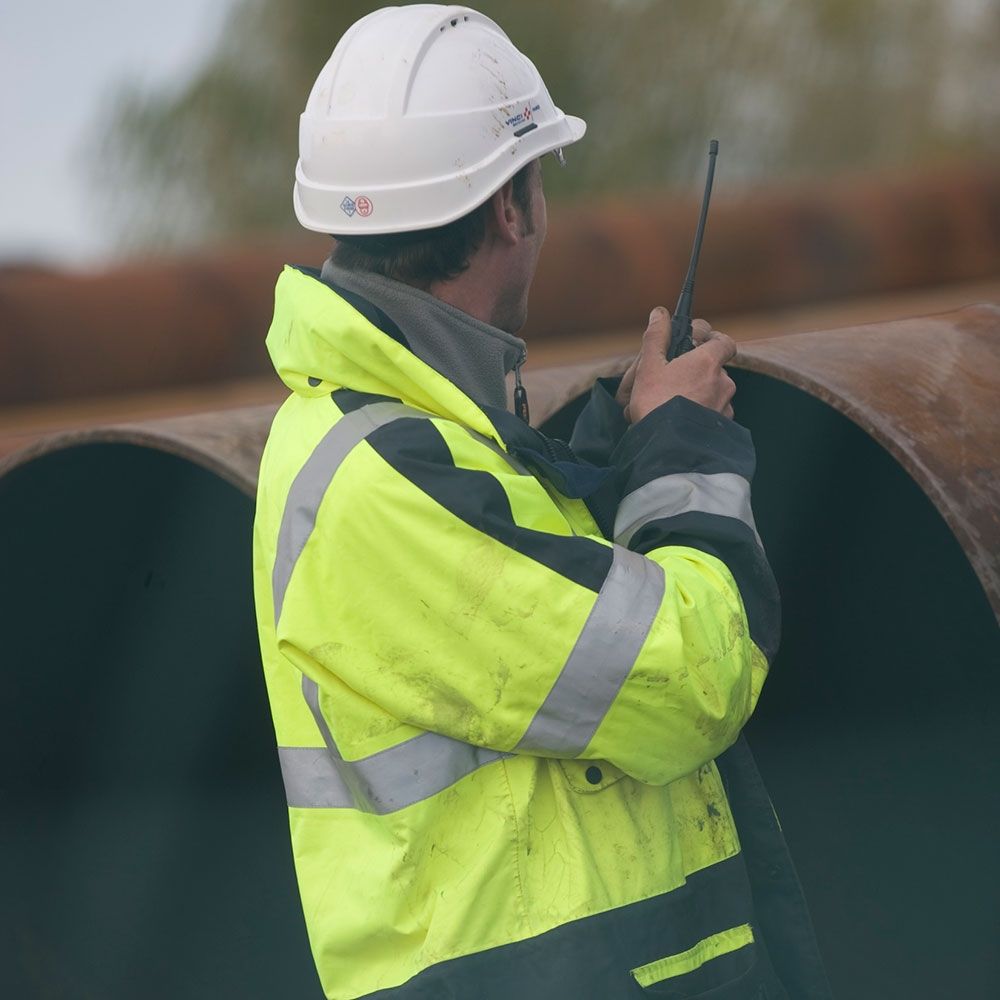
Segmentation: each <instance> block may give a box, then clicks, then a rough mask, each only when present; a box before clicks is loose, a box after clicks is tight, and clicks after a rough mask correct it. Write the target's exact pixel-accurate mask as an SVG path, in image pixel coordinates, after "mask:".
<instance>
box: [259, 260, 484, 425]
mask: <svg viewBox="0 0 1000 1000" xmlns="http://www.w3.org/2000/svg"><path fill="white" fill-rule="evenodd" d="M266 344H267V350H268V354H269V355H270V357H271V363H272V364H273V365H274V368H275V371H276V372H277V373H278V375H279V377H280V378H281V380H282V382H284V383H285V385H287V386H288V388H289V389H291V390H292V392H294V393H296V394H298V395H300V396H307V397H308V396H324V395H327V394H328V393H329V392H330V391H331V390H332V389H334V388H338V387H348V388H351V389H355V390H357V391H359V392H371V393H378V394H381V395H386V396H394V397H398V398H400V399H402V400H403V401H404V402H405V403H408V404H410V405H412V406H416V407H418V408H420V409H422V410H426V411H427V412H428V413H435V414H438V415H440V416H442V417H447V418H448V419H451V420H456V421H458V422H460V423H463V424H465V425H466V426H468V427H471V428H472V429H473V430H475V431H478V432H479V433H480V434H484V435H486V436H487V437H490V438H492V439H493V440H495V441H497V442H498V443H500V444H503V441H502V439H501V437H500V435H499V434H498V432H497V430H496V428H494V426H493V424H492V423H491V422H490V420H489V418H488V417H487V416H486V414H485V413H484V412H483V411H482V410H481V409H480V408H479V407H478V406H477V405H476V404H475V403H474V402H473V401H472V400H471V399H470V398H469V397H468V396H467V395H466V394H465V393H464V392H462V390H461V389H459V388H458V387H457V386H456V385H454V384H453V383H452V382H450V381H449V380H448V379H446V378H445V377H444V376H443V375H441V374H440V373H439V372H436V371H435V370H434V369H433V368H431V367H430V366H429V365H427V364H425V363H424V362H423V361H421V360H420V359H419V358H418V357H417V356H416V355H415V354H413V353H412V352H411V351H409V350H408V349H407V348H406V347H404V346H403V345H402V344H400V343H399V342H398V341H396V340H394V339H393V338H392V337H390V336H389V335H388V334H387V333H385V332H383V331H382V330H380V329H379V328H378V327H377V326H375V325H374V324H373V323H372V322H371V321H370V320H368V319H367V318H366V317H365V316H363V315H362V314H361V313H360V312H358V310H357V309H355V308H354V306H352V305H351V304H350V303H349V302H347V301H346V300H345V299H343V298H341V296H339V295H338V294H337V293H336V292H335V291H334V290H333V289H332V288H330V287H329V286H328V285H326V284H324V283H323V282H322V281H320V280H318V279H317V278H314V277H313V276H311V275H310V274H307V273H306V272H304V271H300V270H298V269H297V268H294V267H291V266H289V265H286V266H285V268H284V270H283V271H282V273H281V275H280V276H279V278H278V283H277V286H276V287H275V290H274V318H273V319H272V321H271V327H270V329H269V330H268V333H267V341H266Z"/></svg>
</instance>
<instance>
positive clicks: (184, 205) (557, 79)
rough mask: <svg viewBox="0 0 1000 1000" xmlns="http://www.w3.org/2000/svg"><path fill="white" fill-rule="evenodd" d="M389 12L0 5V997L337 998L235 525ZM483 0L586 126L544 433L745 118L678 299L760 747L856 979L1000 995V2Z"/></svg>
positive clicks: (243, 514) (274, 3) (672, 258)
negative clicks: (721, 358)
mask: <svg viewBox="0 0 1000 1000" xmlns="http://www.w3.org/2000/svg"><path fill="white" fill-rule="evenodd" d="M374 6H375V5H374V4H365V3H355V2H346V0H345V2H329V0H328V2H320V0H281V2H279V0H173V2H172V3H170V4H160V5H155V6H154V5H152V4H140V3H135V2H134V0H103V2H102V3H100V4H98V5H95V4H90V5H86V4H79V3H69V2H68V0H51V2H50V3H48V4H44V5H42V4H28V3H24V2H20V3H6V4H2V5H0V93H2V95H3V96H2V97H0V108H2V115H3V118H2V121H3V138H4V141H3V155H2V156H0V181H2V182H0V563H2V565H3V567H4V569H5V571H6V572H0V608H2V609H3V614H4V615H5V616H6V620H5V621H4V622H3V624H4V629H3V635H4V641H5V646H4V656H3V661H4V667H3V681H4V682H3V683H2V684H0V714H2V716H3V720H4V724H3V725H2V726H0V813H2V814H3V816H4V818H5V819H7V818H11V817H12V818H13V819H14V821H13V822H5V823H0V882H2V884H3V885H4V886H5V889H6V891H5V892H3V893H0V928H2V929H3V931H4V933H3V934H0V994H2V995H3V996H12V997H21V996H24V997H36V996H37V997H46V998H67V1000H76V998H78V997H84V996H86V997H102V998H103V997H109V998H116V1000H117V998H119V997H136V996H143V997H146V998H150V1000H152V998H155V997H160V996H163V997H171V998H176V997H188V996H190V997H201V996H211V997H225V996H233V997H237V996H238V997H240V998H241V1000H249V998H257V997H260V998H261V1000H265V998H266V1000H271V998H274V997H310V996H316V995H317V986H316V982H315V976H314V973H313V971H312V965H311V962H310V960H309V957H308V951H307V945H306V942H305V938H304V933H303V928H302V922H301V912H300V907H299V902H298V896H297V893H296V890H295V885H294V879H293V875H292V872H291V865H290V859H289V856H288V841H287V812H286V810H285V807H284V799H283V795H282V791H281V784H280V776H279V774H278V769H277V765H276V761H275V755H274V746H273V730H272V727H271V724H270V717H269V713H268V709H267V705H266V697H265V692H264V690H263V683H262V674H261V669H260V663H259V654H258V651H257V643H256V632H255V624H254V613H253V603H252V596H251V593H250V578H251V567H250V545H249V535H250V531H251V524H252V519H253V506H254V505H253V495H254V490H255V484H256V470H257V465H258V462H259V456H260V451H261V448H262V446H263V442H264V438H265V436H266V434H267V429H268V426H269V423H270V419H271V416H272V413H273V408H274V405H275V404H276V403H278V402H280V400H281V399H282V398H283V396H284V389H283V386H282V385H281V384H280V382H279V381H278V380H277V378H276V376H275V375H274V374H273V372H272V371H271V369H270V364H269V362H268V359H267V356H266V353H265V350H264V336H265V334H266V331H267V327H268V324H269V321H270V312H271V306H272V294H273V287H274V281H275V278H276V276H277V274H278V273H279V271H280V269H281V267H282V264H283V263H284V262H286V261H287V262H295V263H304V264H313V265H318V264H319V263H320V262H321V261H322V260H323V258H324V257H325V256H326V254H327V252H328V249H329V238H328V237H323V236H320V235H316V234H310V233H305V232H303V231H302V230H300V229H298V227H297V224H296V222H295V219H294V215H293V212H292V205H291V189H292V176H293V170H294V165H295V160H296V156H297V125H298V116H299V113H300V111H301V110H302V108H303V107H304V105H305V101H306V97H307V94H308V92H309V89H310V87H311V85H312V82H313V80H314V78H315V76H316V74H317V73H318V71H319V69H320V68H321V66H322V65H323V63H324V61H325V60H326V59H327V58H328V56H329V54H330V52H331V50H332V48H333V46H334V44H335V42H336V40H337V39H338V38H339V36H340V35H341V33H342V32H343V31H344V29H345V28H346V27H347V26H348V25H349V24H350V23H351V22H352V21H354V20H355V19H356V18H357V17H359V16H360V15H362V14H364V13H366V12H367V11H369V10H371V9H373V7H374ZM479 6H480V8H481V9H483V10H484V11H486V12H487V13H489V14H491V15H493V16H494V17H495V18H496V19H497V20H498V21H499V23H500V24H501V25H502V26H503V27H504V28H505V29H506V30H507V32H508V33H509V34H510V36H511V37H512V39H513V40H514V42H515V43H516V44H517V45H518V46H519V47H520V48H521V49H522V50H523V51H525V52H527V53H528V54H529V55H530V56H531V57H532V58H533V59H534V60H535V62H536V63H537V65H538V66H539V68H540V70H541V72H542V74H543V77H544V79H545V80H546V82H547V83H548V86H549V88H550V90H551V92H552V94H553V97H554V98H555V100H556V103H557V104H559V105H560V106H561V107H562V108H563V109H564V110H566V111H567V112H572V113H574V114H578V115H581V116H582V117H584V118H585V119H587V121H588V123H589V131H588V134H587V137H586V139H585V141H583V142H582V143H580V144H578V145H576V146H574V147H573V148H572V149H570V150H569V151H568V161H569V163H568V167H567V169H565V170H559V169H558V168H555V165H554V163H552V164H551V165H548V166H546V174H545V184H546V190H547V193H548V197H549V205H550V225H549V237H548V243H547V245H546V248H545V251H544V253H543V255H542V260H541V264H540V268H539V273H538V276H537V279H536V282H535V285H534V287H533V290H532V296H531V300H530V316H529V321H528V325H527V327H526V329H525V331H524V336H525V338H526V340H527V342H528V345H529V359H528V366H527V367H528V371H527V372H526V379H525V380H526V382H527V384H528V387H529V390H530V392H531V398H532V413H533V416H534V418H535V419H536V420H542V421H545V423H544V426H545V427H546V429H547V430H548V431H550V432H551V433H554V434H562V435H563V436H565V431H566V429H567V428H568V427H570V426H571V423H572V417H573V415H574V414H575V412H577V411H578V408H579V404H580V402H581V401H582V398H583V394H584V393H585V392H586V390H587V388H588V386H589V384H590V383H591V382H592V381H593V378H594V377H595V376H596V375H598V374H611V373H616V372H621V371H622V370H623V368H624V364H625V361H624V355H625V354H627V353H629V352H631V351H634V349H635V346H636V344H637V341H638V338H639V335H640V334H641V331H642V329H643V327H644V325H645V321H646V316H647V315H648V310H649V308H650V306H651V305H653V304H656V303H664V304H666V305H668V306H670V307H672V306H673V304H674V302H675V301H676V298H677V295H678V292H679V289H680V286H681V281H682V279H683V275H684V272H685V270H686V268H687V263H688V259H689V255H690V250H691V240H692V236H693V233H694V228H695V222H696V216H697V211H698V206H699V202H700V199H701V193H702V188H703V184H704V176H705V167H706V159H707V158H706V153H707V147H708V141H709V139H710V138H713V137H714V138H718V139H719V141H720V147H721V149H720V156H719V163H718V169H717V171H716V177H715V190H714V194H713V201H712V208H711V213H710V216H709V221H708V227H707V231H706V237H705V246H704V252H703V254H702V257H701V266H700V271H699V277H698V286H697V293H696V296H695V306H696V309H695V312H696V314H700V315H704V316H707V317H709V318H711V319H712V320H713V322H714V323H715V325H716V326H718V327H719V328H721V329H724V330H726V331H727V332H729V333H730V334H732V335H733V336H734V337H735V338H736V339H737V340H738V341H740V342H741V347H742V352H741V357H740V359H739V364H738V366H737V367H736V368H735V369H734V378H735V379H736V381H737V384H738V392H737V397H736V405H737V414H738V417H739V419H740V420H741V422H743V423H745V424H746V426H748V427H749V428H751V430H752V433H753V435H754V441H755V445H756V448H757V455H758V467H757V475H756V478H755V482H754V508H755V516H756V518H757V524H758V527H759V529H760V533H761V536H762V537H763V538H764V539H765V542H766V544H767V547H768V553H769V558H770V560H771V563H772V566H773V567H774V570H775V573H776V576H777V577H778V580H779V584H780V586H781V590H782V594H783V602H784V615H785V622H786V625H785V630H784V638H783V646H782V651H781V653H780V655H779V658H778V660H776V662H775V664H774V669H773V671H772V673H773V677H772V679H771V680H769V682H768V690H767V694H766V697H765V698H764V699H762V703H761V707H760V708H759V709H758V711H757V713H756V714H755V717H754V720H753V721H752V723H751V732H750V738H751V743H752V745H753V746H754V749H755V753H757V755H758V758H759V759H760V761H761V766H762V769H763V770H764V773H765V776H766V780H767V782H768V785H769V789H770V791H771V794H772V796H773V798H774V801H775V804H776V807H777V809H778V812H779V814H780V815H781V816H782V821H783V826H784V829H785V832H786V836H787V838H788V840H789V843H790V845H791V847H792V850H793V854H794V856H795V860H796V864H797V865H798V868H799V873H800V875H801V877H802V879H803V882H804V884H805V886H806V889H807V893H808V896H809V898H810V901H811V905H812V909H813V915H814V919H815V921H816V924H817V930H818V933H819V935H820V939H821V942H822V944H823V947H824V950H825V953H826V957H827V962H828V965H829V968H830V972H831V977H832V978H833V981H834V986H835V992H836V993H837V995H839V996H842V997H850V998H853V1000H884V998H886V997H894V996H903V995H905V996H907V997H913V998H920V1000H924V998H926V1000H937V998H939V997H943V996H951V995H954V994H955V990H956V984H958V986H959V992H961V993H962V995H964V996H966V995H967V996H970V997H971V996H976V997H980V996H981V997H987V996H989V997H993V996H997V995H1000V988H998V983H1000V952H998V951H997V948H996V929H997V927H998V926H1000V902H998V901H1000V867H998V865H997V859H996V850H995V843H994V841H995V832H994V831H995V830H996V829H997V827H998V825H1000V794H998V790H1000V774H998V773H997V771H998V767H1000V745H998V741H1000V729H998V727H997V726H996V721H995V711H994V708H993V706H994V705H995V704H996V702H997V699H998V698H1000V690H998V686H1000V671H998V670H997V669H996V665H997V664H998V663H1000V632H998V630H997V628H996V624H997V617H998V616H1000V562H998V553H1000V537H998V533H1000V519H998V518H997V515H996V511H997V509H998V504H1000V474H998V471H997V455H998V454H1000V416H998V411H997V407H996V405H995V404H996V398H997V392H998V389H997V386H998V381H1000V352H998V351H997V335H998V332H1000V306H982V307H979V308H975V309H962V307H964V306H966V305H968V304H970V303H977V302H978V303H983V302H986V303H990V302H992V303H1000V4H998V3H996V2H995V0H810V2H808V3H802V2H801V0H799V2H795V0H669V2H667V0H661V2H654V0H572V2H571V0H550V2H548V3H545V4H540V3H527V2H516V0H508V2H504V3H502V4H501V3H493V2H483V3H481V4H480V5H479ZM956 310H958V311H956ZM932 313H948V314H949V315H945V316H940V317H938V318H936V319H933V320H926V319H918V320H913V321H903V322H899V323H896V322H890V321H894V320H902V319H903V318H904V317H922V316H926V315H927V314H932ZM867 323H876V324H877V325H876V326H874V327H858V326H857V324H867ZM845 328H848V329H845ZM802 331H815V332H813V333H805V334H803V335H802V336H787V335H790V334H798V333H802ZM751 342H752V343H751ZM257 404H260V405H257ZM150 418H156V419H150ZM159 418H166V419H159ZM4 709H6V710H5V711H4ZM220 929H221V932H220Z"/></svg>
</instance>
